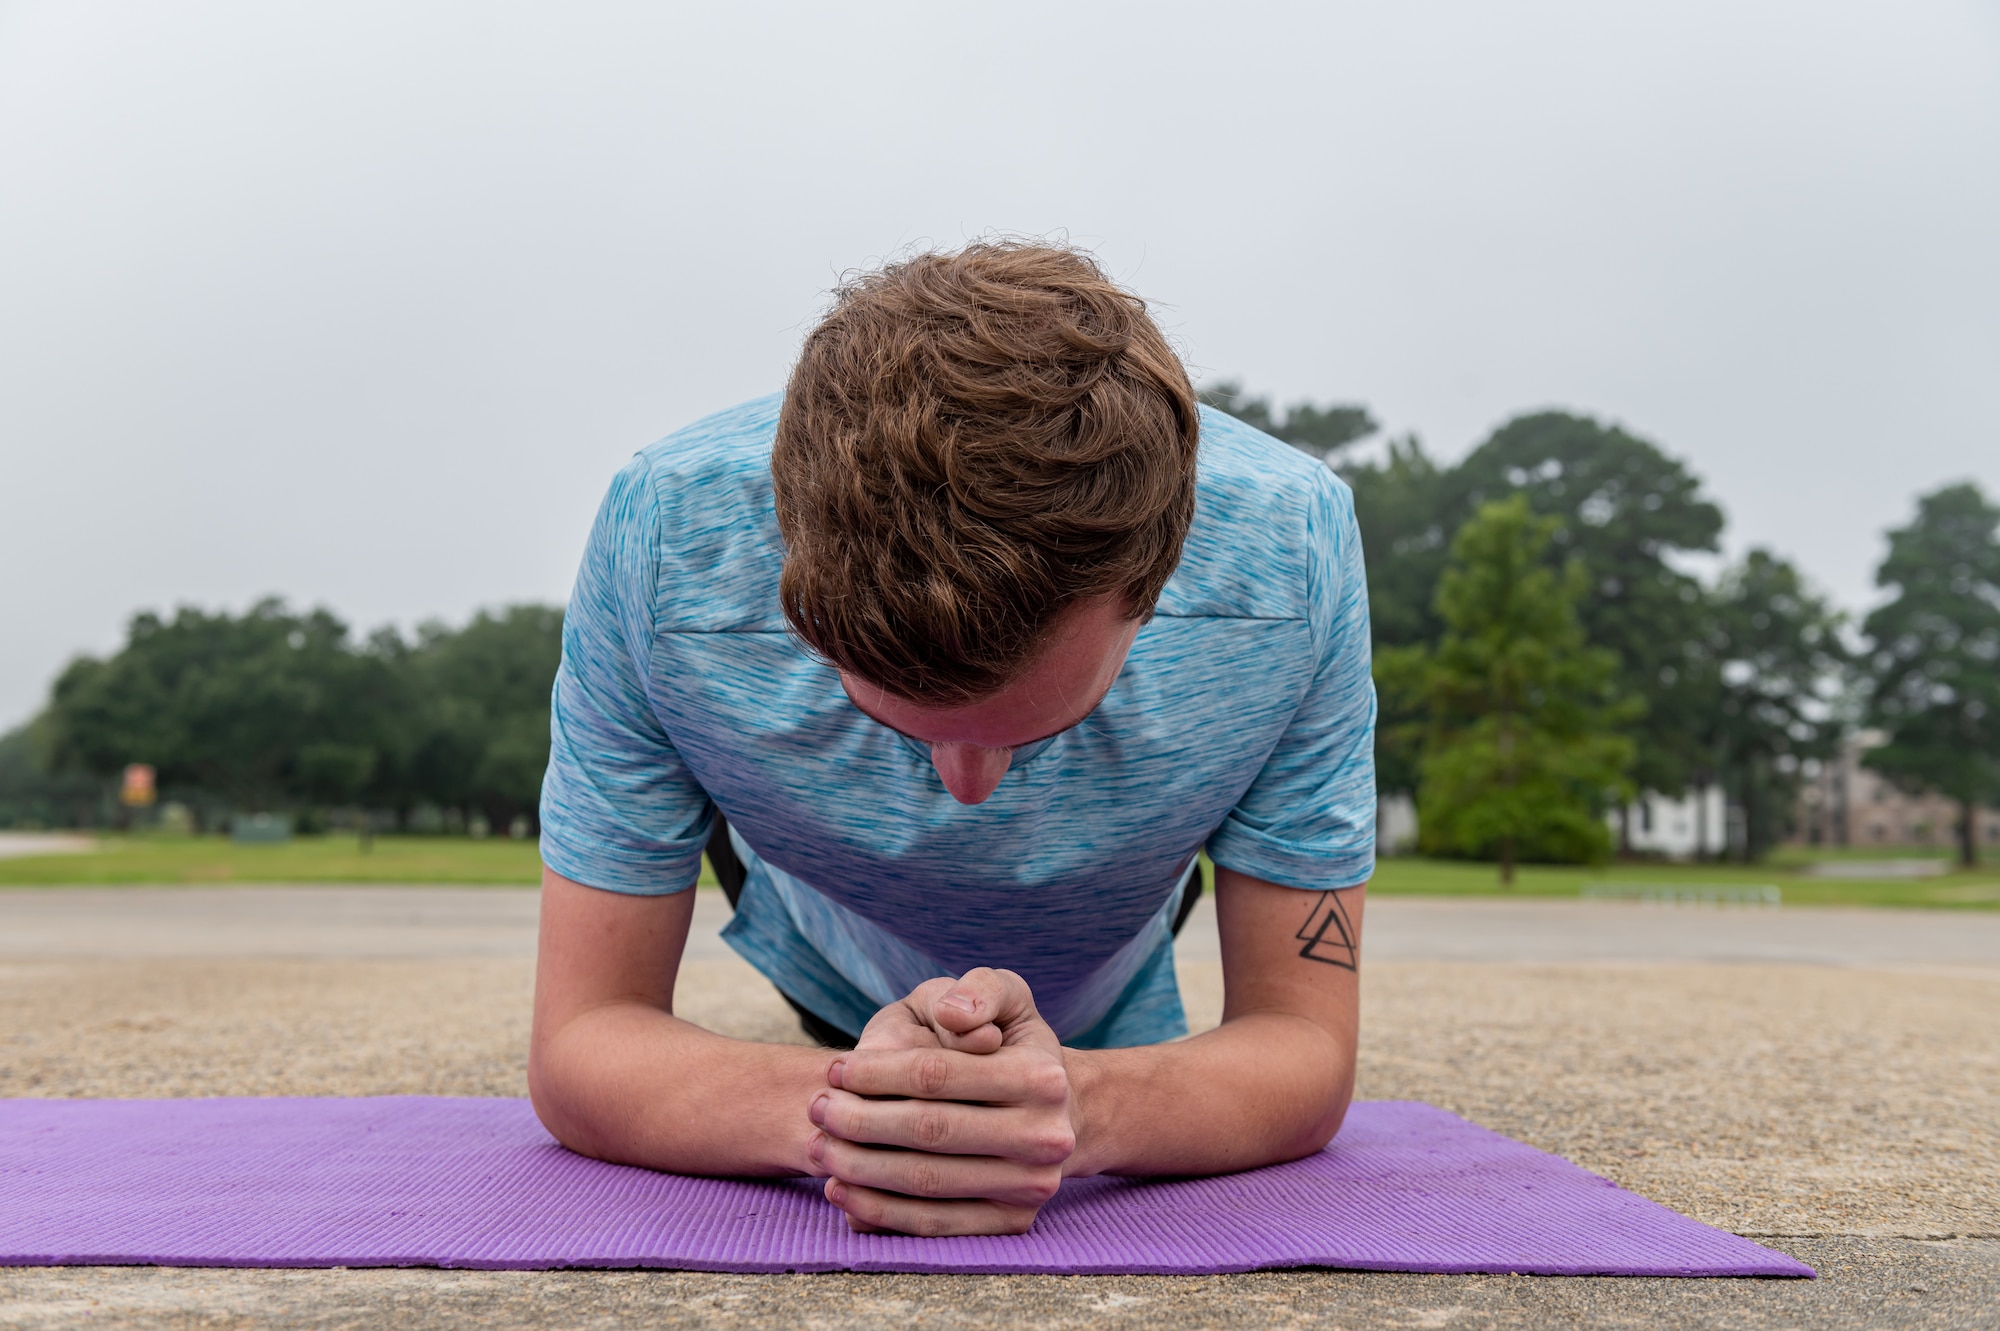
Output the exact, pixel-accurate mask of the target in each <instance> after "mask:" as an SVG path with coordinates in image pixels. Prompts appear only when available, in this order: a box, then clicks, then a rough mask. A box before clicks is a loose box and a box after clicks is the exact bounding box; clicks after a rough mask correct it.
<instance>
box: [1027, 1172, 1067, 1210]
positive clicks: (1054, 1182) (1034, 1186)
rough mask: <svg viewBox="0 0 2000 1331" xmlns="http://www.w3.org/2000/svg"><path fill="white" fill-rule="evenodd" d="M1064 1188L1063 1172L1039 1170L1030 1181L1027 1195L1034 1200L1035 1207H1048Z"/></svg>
mask: <svg viewBox="0 0 2000 1331" xmlns="http://www.w3.org/2000/svg"><path fill="white" fill-rule="evenodd" d="M1061 1188H1062V1171H1061V1170H1059V1169H1038V1170H1036V1171H1035V1172H1034V1174H1033V1175H1032V1176H1030V1177H1029V1179H1028V1186H1027V1193H1028V1195H1029V1196H1030V1197H1032V1198H1034V1201H1035V1205H1036V1206H1038V1207H1040V1206H1046V1205H1047V1204H1048V1202H1049V1200H1050V1199H1051V1198H1053V1197H1054V1196H1055V1195H1056V1193H1057V1192H1058V1191H1060V1190H1061Z"/></svg>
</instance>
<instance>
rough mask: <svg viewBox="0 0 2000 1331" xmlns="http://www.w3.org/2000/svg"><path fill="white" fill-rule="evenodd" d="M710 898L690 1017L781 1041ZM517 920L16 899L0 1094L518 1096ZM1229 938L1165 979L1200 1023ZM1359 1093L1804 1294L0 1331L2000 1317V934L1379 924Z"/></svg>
mask: <svg viewBox="0 0 2000 1331" xmlns="http://www.w3.org/2000/svg"><path fill="white" fill-rule="evenodd" d="M727 915H728V911H727V906H726V904H725V903H723V902H722V901H721V899H720V897H719V895H717V894H713V893H709V894H704V897H703V898H702V899H701V900H700V901H699V904H698V911H697V928H696V931H695V937H694V939H693V941H692V942H691V945H690V949H689V958H688V962H687V965H686V967H685V969H684V979H683V982H682V984H681V986H680V991H679V993H677V995H676V1005H677V1008H678V1009H679V1010H680V1011H682V1012H683V1013H684V1014H685V1015H687V1016H689V1017H691V1018H693V1019H695V1020H698V1021H702V1022H704V1023H705V1024H708V1025H711V1026H714V1027H716V1028H718V1029H723V1030H727V1031H730V1032H732V1033H735V1034H740V1035H743V1036H746V1037H753V1038H766V1039H772V1038H777V1039H796V1038H799V1037H798V1035H797V1030H796V1025H795V1023H794V1022H793V1021H792V1019H791V1017H790V1014H789V1011H788V1010H787V1009H786V1008H785V1007H784V1005H783V1003H782V1002H781V1001H780V1000H778V999H777V998H776V996H775V995H774V994H773V993H772V992H771V990H770V988H769V986H768V985H766V984H764V983H763V981H762V980H761V979H760V978H759V977H757V976H756V975H755V973H754V972H751V971H750V970H749V968H748V967H746V966H744V965H743V963H741V962H740V961H738V960H737V959H736V958H735V957H734V955H733V954H731V953H730V952H729V951H728V949H727V948H726V947H725V946H723V945H722V944H721V943H720V941H719V940H718V939H717V938H716V937H715V934H716V930H717V929H718V928H719V926H720V924H721V923H723V922H725V921H726V919H727ZM533 925H534V895H533V894H532V893H530V892H523V891H518V890H508V889H431V888H407V889H406V888H387V889H381V888H361V889H348V888H290V887H287V888H271V889H246V888H226V889H151V888H148V889H132V888H114V889H60V890H51V891H43V890H41V889H14V890H6V891H0V1095H117V1096H134V1095H196V1094H281V1093H293V1094H384V1093H400V1092H427V1093H440V1094H509V1095H518V1094H521V1093H522V1052H523V1045H524V1041H525V1037H526V1030H527V1001H528V995H529V992H530V989H531V985H532V961H531V957H532V938H533ZM1214 949H1215V941H1214V930H1213V917H1212V914H1208V913H1206V911H1205V910H1204V913H1203V914H1200V915H1197V917H1196V918H1195V920H1194V921H1192V922H1191V924H1190V927H1189V929H1188V931H1187V933H1186V934H1185V935H1184V938H1183V944H1182V947H1181V949H1180V954H1179V958H1178V960H1179V964H1180V970H1181V975H1182V984H1183V991H1184V994H1185V995H1186V998H1187V1002H1188V1006H1189V1010H1190V1016H1191V1018H1192V1020H1193V1021H1194V1022H1195V1024H1196V1025H1197V1026H1201V1025H1207V1024H1212V1023H1213V1022H1214V1021H1215V1020H1216V1018H1217V1017H1218V1016H1219V1014H1220V1000H1221V976H1220V968H1219V965H1218V963H1217V961H1216V959H1215V950H1214ZM1364 954H1365V956H1366V958H1367V962H1366V964H1365V965H1364V968H1363V977H1364V980H1363V994H1364V998H1363V1002H1364V1038H1363V1048H1362V1055H1361V1066H1360V1094H1361V1095H1362V1096H1364V1097H1367V1098H1405V1097H1407V1098H1414V1099H1427V1100H1430V1101H1432V1102H1434V1103H1437V1104H1440V1105H1443V1106H1445V1107H1446V1108H1449V1109H1452V1110H1454V1111H1456V1112H1459V1113H1463V1114H1465V1115H1467V1116H1468V1117H1471V1118H1474V1119H1476V1120H1478V1121H1480V1122H1483V1123H1486V1124H1487V1125H1489V1126H1491V1127H1493V1128H1495V1129H1497V1130H1499V1131H1502V1132H1506V1133H1509V1134H1511V1135H1513V1136H1516V1137H1519V1138H1521V1139H1523V1140H1526V1141H1529V1142H1531V1143H1532V1144H1534V1145H1536V1146H1539V1147H1542V1148H1544V1149H1548V1150H1554V1151H1557V1152H1560V1153H1562V1154H1564V1155H1566V1156H1568V1157H1569V1158H1571V1159H1574V1160H1576V1161H1578V1162H1579V1163H1581V1164H1583V1165H1585V1166H1586V1167H1588V1168H1591V1169H1594V1170H1597V1171H1598V1172H1600V1173H1603V1174H1605V1175H1607V1176H1609V1177H1611V1178H1613V1179H1615V1180H1617V1181H1618V1182H1620V1183H1623V1184H1625V1185H1627V1186H1630V1187H1634V1188H1636V1189H1637V1190H1639V1191H1641V1192H1643V1193H1645V1194H1646V1195H1648V1196H1652V1197H1654V1198H1656V1199H1658V1200H1660V1201H1663V1202H1665V1203H1667V1204H1669V1205H1672V1206H1675V1207H1676V1208H1678V1209H1680V1210H1683V1211H1685V1212H1687V1213H1688V1214H1691V1215H1694V1216H1696V1217H1697V1218H1699V1219H1702V1220H1705V1221H1707V1222H1709V1223H1712V1224H1718V1225H1722V1226H1724V1227H1726V1228H1730V1229H1733V1230H1737V1231H1738V1232H1746V1233H1751V1234H1755V1235H1760V1236H1766V1237H1765V1238H1764V1240H1763V1241H1766V1242H1769V1243H1771V1244H1772V1245H1773V1246H1776V1247H1780V1248H1783V1249H1784V1250H1786V1251H1788V1252H1792V1253H1794V1254H1796V1255H1798V1256H1800V1257H1802V1258H1804V1259H1805V1260H1807V1261H1808V1262H1811V1263H1813V1264H1815V1265H1817V1266H1819V1267H1820V1269H1821V1271H1822V1274H1823V1276H1824V1278H1823V1279H1822V1280H1819V1281H1815V1282H1756V1281H1653V1280H1552V1279H1509V1278H1506V1277H1421V1276H1395V1275H1383V1274H1371V1273H1354V1272H1315V1271H1299V1272H1275V1273H1268V1274H1264V1275H1250V1276H1232V1277H1226V1278H1208V1279H1197V1280H1168V1279H1158V1278H1150V1277H1129V1278H1128V1277H1099V1278H1075V1279H1062V1278H1055V1277H1004V1278H1001V1277H909V1276H815V1277H741V1276H717V1275H701V1274H693V1273H643V1274H642V1273H609V1272H564V1273H540V1274H529V1273H520V1274H510V1273H471V1272H440V1271H322V1272H266V1271H242V1272H224V1271H176V1270H152V1269H130V1270H124V1269H66V1270H27V1271H0V1326H23V1327H43V1326H66V1325H73V1324H75V1323H76V1322H78V1321H79V1320H81V1319H82V1318H83V1317H84V1316H85V1315H88V1316H89V1319H90V1321H91V1322H92V1323H93V1324H122V1325H135V1326H161V1327H167V1326H175V1327H178V1326H188V1325H204V1326H210V1325H212V1326H238V1325H242V1326H248V1325H265V1324H270V1323H274V1322H284V1323H286V1324H297V1325H301V1326H315V1327H317V1326H325V1327H334V1326H361V1325H369V1326H373V1325H380V1324H382V1323H385V1322H388V1321H391V1320H397V1321H404V1322H408V1321H412V1320H414V1321H417V1322H421V1323H424V1324H438V1325H445V1326H456V1325H472V1324H479V1325H498V1326H521V1327H531V1326H532V1327H540V1326H610V1325H626V1324H630V1323H633V1322H640V1321H660V1322H668V1323H671V1324H675V1325H692V1326H719V1327H720V1326H751V1325H787V1326H790V1325H798V1326H821V1327H847V1326H863V1325H878V1324H880V1323H882V1322H884V1321H891V1320H893V1321H895V1322H898V1323H902V1324H907V1325H911V1326H924V1327H931V1326H936V1327H960V1326H964V1327H975V1326H976V1327H1011V1326H1026V1325H1037V1326H1040V1325H1053V1326H1083V1325H1091V1326H1099V1325H1102V1326H1114V1327H1122V1326H1151V1325H1160V1324H1171V1325H1175V1326H1231V1327H1234V1326H1244V1327H1248V1326H1287V1327H1289V1326H1321V1325H1325V1326H1335V1325H1344V1326H1362V1325H1384V1326H1427V1327H1500V1326H1540V1325H1546V1324H1550V1323H1557V1324H1583V1325H1608V1326H1622V1325H1634V1326H1640V1325H1643V1326H1689V1327H1693V1326H1736V1327H1746V1328H1747V1327H1778V1326H1832V1327H1850V1326H1851V1327H1862V1326H1869V1327H1874V1326H1939V1327H1944V1326H1953V1327H1956V1326H1993V1325H1996V1324H2000V1317H1996V1315H1995V1310H1996V1309H2000V1021H1996V1020H1995V1018H1996V1017H2000V982H1997V981H2000V916H1994V915H1985V914H1956V913H1951V914H1947V913H1919V912H1873V911H1839V910H1805V909H1797V908H1789V907H1788V908H1785V909H1783V910H1780V911H1756V910H1727V909H1721V910H1718V909H1706V910H1697V909H1692V908H1683V909H1678V910H1677V909H1673V908H1668V907H1648V906H1643V905H1636V904H1622V903H1597V902H1587V903H1576V902H1546V901H1523V902H1492V901H1486V900H1479V901H1463V900H1450V899H1441V900H1432V899H1411V898H1378V899H1377V900H1376V901H1374V902H1371V903H1370V906H1369V912H1368V920H1367V927H1366V938H1365V946H1364Z"/></svg>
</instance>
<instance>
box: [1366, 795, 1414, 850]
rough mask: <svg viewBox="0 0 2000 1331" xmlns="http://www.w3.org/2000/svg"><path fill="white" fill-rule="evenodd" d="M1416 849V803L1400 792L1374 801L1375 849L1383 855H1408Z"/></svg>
mask: <svg viewBox="0 0 2000 1331" xmlns="http://www.w3.org/2000/svg"><path fill="white" fill-rule="evenodd" d="M1416 848H1417V802H1416V801H1415V800H1413V799H1411V798H1410V797H1409V796H1408V795H1405V794H1403V793H1402V792H1401V791H1396V792H1393V793H1391V794H1387V795H1383V796H1381V797H1380V798H1378V799H1377V800H1376V801H1375V849H1376V850H1377V851H1378V852H1379V853H1381V854H1383V855H1408V854H1410V853H1412V852H1413V851H1415V850H1416Z"/></svg>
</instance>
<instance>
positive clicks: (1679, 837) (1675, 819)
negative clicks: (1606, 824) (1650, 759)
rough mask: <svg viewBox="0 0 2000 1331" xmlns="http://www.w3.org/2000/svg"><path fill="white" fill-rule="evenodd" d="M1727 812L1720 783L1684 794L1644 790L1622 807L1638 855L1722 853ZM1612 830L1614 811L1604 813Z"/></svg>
mask: <svg viewBox="0 0 2000 1331" xmlns="http://www.w3.org/2000/svg"><path fill="white" fill-rule="evenodd" d="M1730 813H1731V810H1730V809H1729V807H1728V805H1727V804H1726V803H1725V801H1724V800H1723V798H1722V787H1720V786H1703V787H1702V788H1700V789H1699V790H1691V791H1689V792H1688V793H1687V794H1685V795H1662V794H1660V793H1658V792H1657V791H1651V790H1649V791H1646V792H1645V793H1644V794H1642V795H1640V796H1639V798H1638V799H1636V800H1634V801H1632V803H1631V804H1630V805H1629V806H1627V808H1626V810H1625V817H1626V819H1627V823H1626V826H1627V827H1628V828H1629V829H1630V835H1631V846H1632V849H1633V850H1635V851H1637V852H1639V853H1640V854H1641V855H1664V856H1665V857H1666V858H1668V859H1670V860H1691V859H1697V858H1708V857H1711V856H1716V855H1720V854H1722V852H1723V851H1725V850H1727V849H1728V848H1729V840H1730V821H1729V820H1730ZM1608 817H1609V819H1610V822H1611V830H1612V834H1613V835H1614V836H1615V835H1616V834H1617V831H1618V812H1617V811H1616V810H1613V811H1612V812H1611V813H1610V814H1609V815H1608Z"/></svg>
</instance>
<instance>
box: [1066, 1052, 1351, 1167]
mask: <svg viewBox="0 0 2000 1331" xmlns="http://www.w3.org/2000/svg"><path fill="white" fill-rule="evenodd" d="M1065 1061H1066V1063H1067V1064H1068V1067H1069V1070H1070V1081H1071V1085H1072V1087H1073V1094H1074V1095H1075V1097H1076V1103H1077V1106H1078V1111H1079V1114H1080V1121H1079V1123H1078V1125H1077V1149H1076V1153H1075V1155H1073V1156H1071V1158H1070V1162H1069V1165H1068V1167H1067V1170H1066V1172H1067V1173H1069V1174H1072V1175H1075V1174H1220V1173H1227V1172H1229V1171H1232V1170H1238V1169H1249V1168H1253V1167H1255V1166H1258V1165H1268V1164H1275V1163H1277V1162H1279V1161H1284V1160H1295V1159H1297V1158H1299V1157H1300V1156H1303V1155H1307V1154H1310V1153H1311V1152H1313V1151H1316V1150H1318V1149H1319V1148H1320V1147H1321V1146H1324V1145H1325V1144H1326V1143H1327V1142H1328V1141H1330V1140H1331V1139H1332V1137H1333V1134H1334V1133H1335V1132H1337V1131H1339V1129H1340V1122H1341V1119H1342V1118H1343V1117H1344V1116H1345V1115H1346V1113H1347V1104H1348V1101H1349V1099H1351V1098H1352V1096H1353V1094H1354V1050H1353V1048H1352V1046H1351V1045H1348V1044H1347V1043H1346V1042H1344V1041H1342V1040H1340V1039H1339V1038H1337V1037H1336V1036H1334V1035H1333V1034H1331V1033H1329V1032H1328V1031H1327V1030H1326V1029H1325V1028H1324V1027H1322V1026H1319V1025H1317V1024H1316V1023H1314V1022H1312V1021H1310V1020H1308V1019H1306V1018H1305V1017H1301V1016H1296V1015H1292V1014H1289V1013H1281V1012H1252V1013H1246V1014H1244V1015H1243V1016H1241V1017H1238V1018H1236V1019H1234V1020H1232V1021H1229V1022H1227V1023H1225V1024H1224V1025H1222V1026H1221V1027H1218V1028H1217V1029H1215V1030H1213V1031H1209V1032H1207V1033H1206V1034H1203V1035H1199V1036H1196V1037H1195V1038H1194V1039H1192V1040H1182V1041H1178V1042H1175V1043H1172V1044H1160V1045H1148V1046H1144V1047H1142V1048H1137V1049H1101V1050H1097V1049H1093V1050H1081V1049H1077V1050H1069V1051H1067V1052H1066V1055H1065Z"/></svg>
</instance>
